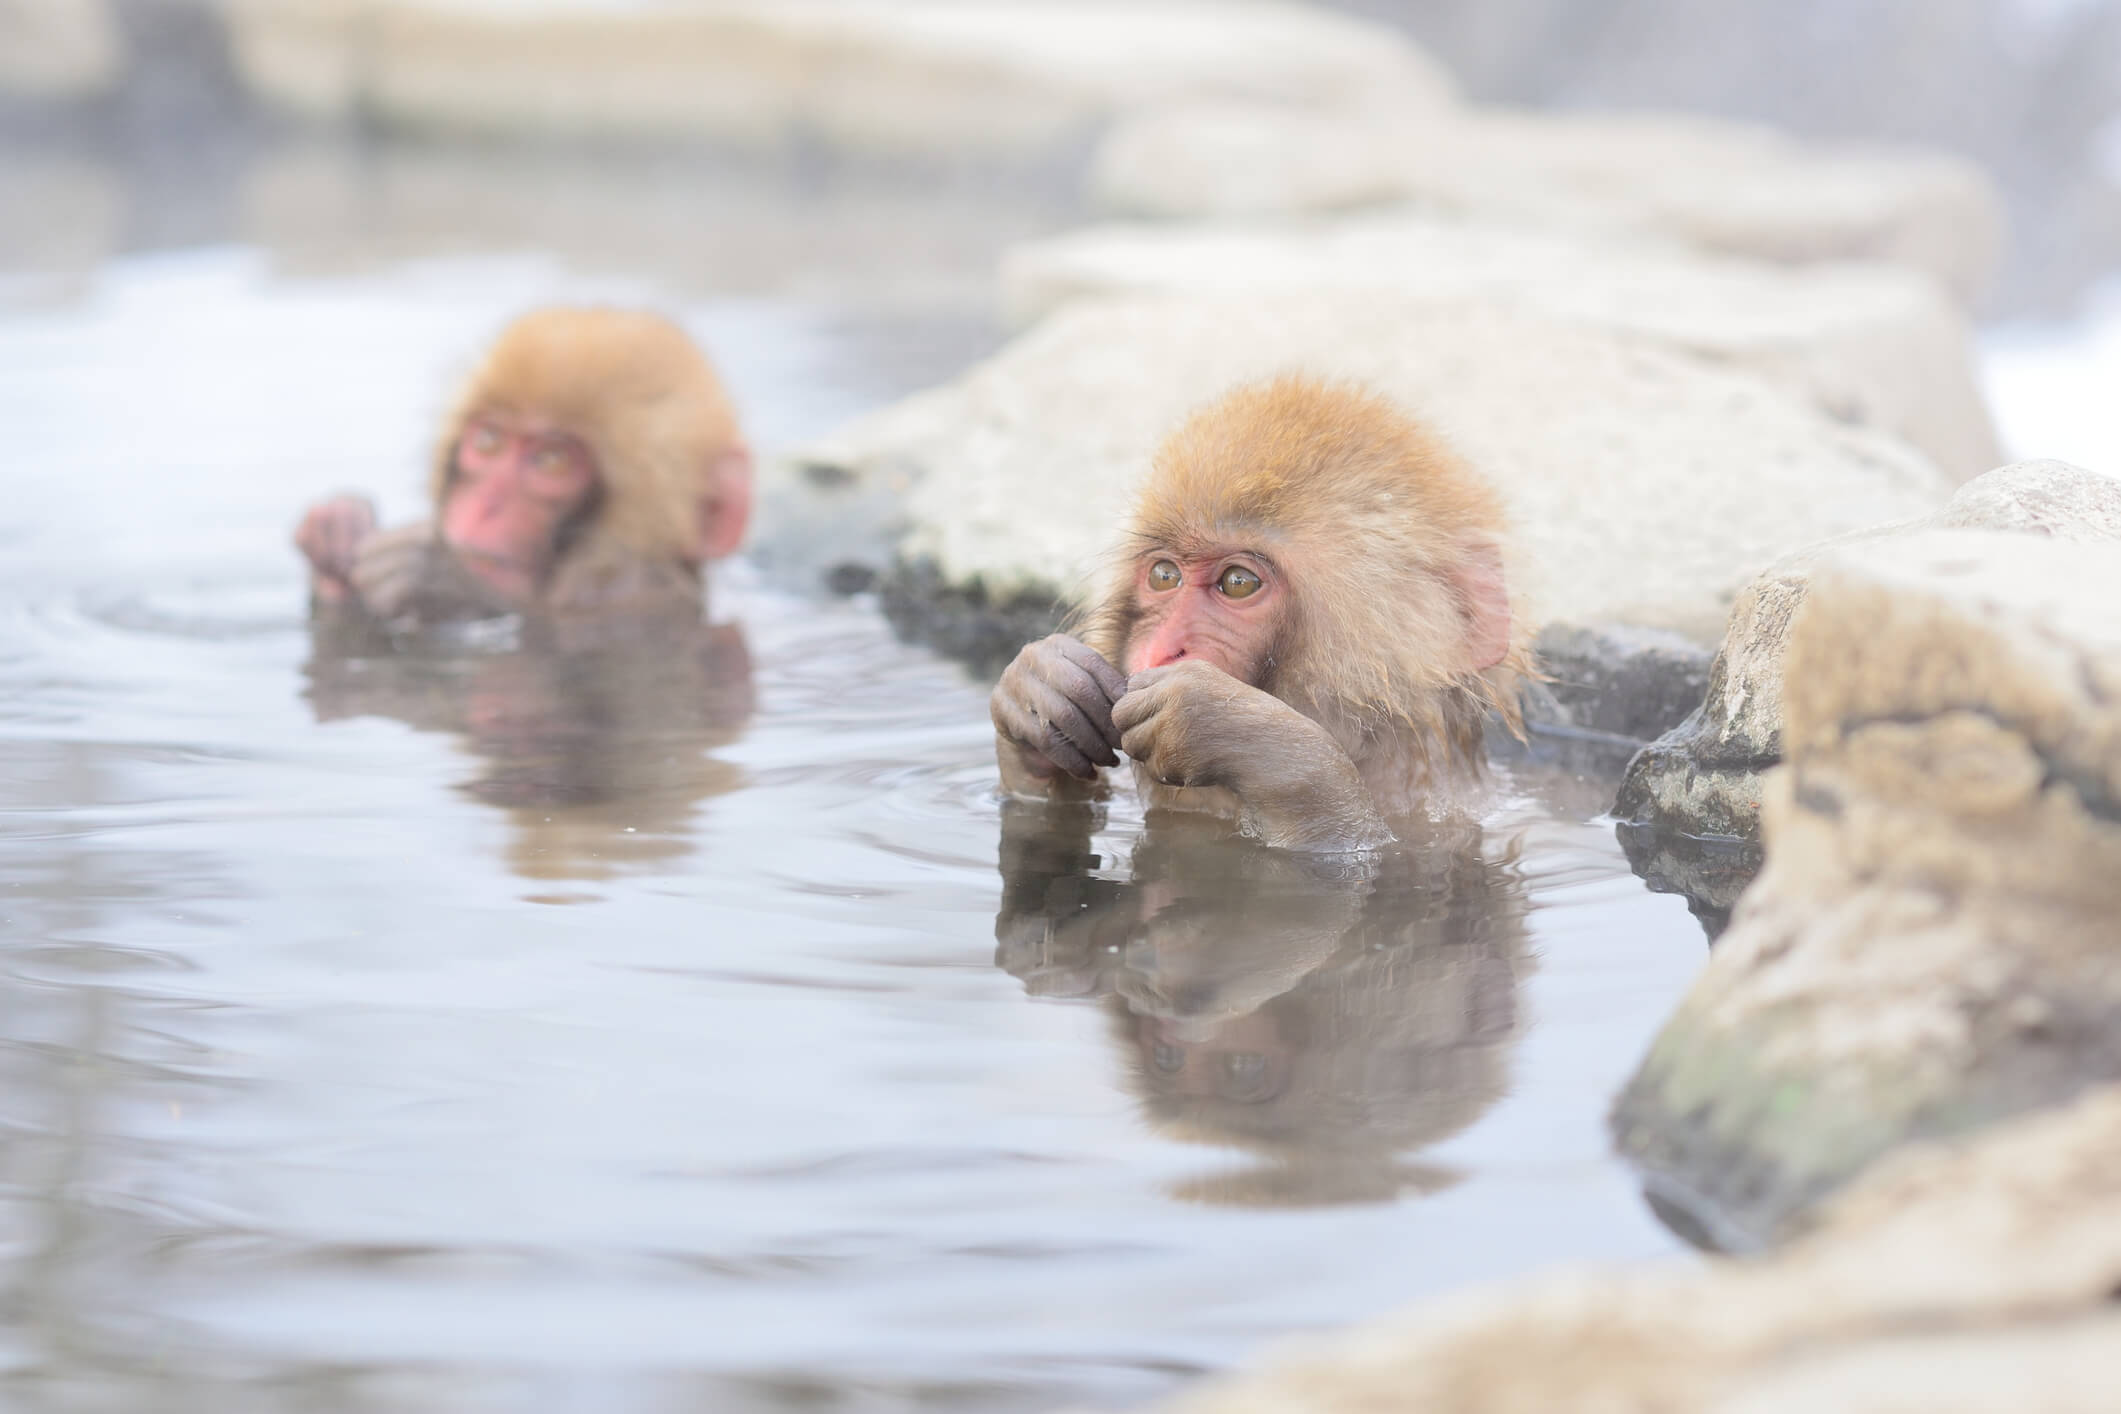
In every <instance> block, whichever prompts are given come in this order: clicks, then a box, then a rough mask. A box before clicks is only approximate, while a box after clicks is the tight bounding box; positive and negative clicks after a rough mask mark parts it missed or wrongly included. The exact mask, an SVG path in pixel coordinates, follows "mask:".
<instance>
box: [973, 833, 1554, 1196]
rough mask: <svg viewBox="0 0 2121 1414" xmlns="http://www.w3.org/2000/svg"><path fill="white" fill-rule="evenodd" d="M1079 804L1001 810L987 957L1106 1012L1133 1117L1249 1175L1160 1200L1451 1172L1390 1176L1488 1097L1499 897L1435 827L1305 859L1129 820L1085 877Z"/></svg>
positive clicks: (1506, 874) (1466, 844) (1515, 935)
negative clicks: (996, 898)
mask: <svg viewBox="0 0 2121 1414" xmlns="http://www.w3.org/2000/svg"><path fill="white" fill-rule="evenodd" d="M1097 812H1098V807H1097V806H1095V805H1094V804H1089V803H1064V802H1051V803H1039V802H1030V801H1021V800H1011V801H1008V802H1006V803H1005V804H1004V806H1003V826H1002V847H1001V855H1002V908H1001V912H1000V914H999V915H998V916H997V917H996V919H995V937H996V939H997V944H998V946H997V961H998V962H999V964H1000V965H1001V966H1002V967H1003V968H1005V969H1006V970H1007V971H1009V972H1010V973H1012V974H1013V975H1015V976H1016V977H1018V978H1020V979H1022V980H1023V982H1024V985H1025V989H1026V990H1027V991H1030V992H1032V993H1033V994H1036V995H1044V996H1068V997H1089V996H1104V997H1107V998H1109V1001H1108V1005H1109V1007H1110V1009H1111V1013H1112V1018H1113V1035H1114V1038H1115V1039H1116V1040H1117V1042H1118V1043H1119V1045H1120V1047H1121V1049H1122V1052H1123V1053H1124V1055H1125V1056H1126V1063H1127V1071H1128V1075H1129V1079H1130V1082H1131V1085H1132V1088H1133V1089H1134V1090H1135V1091H1136V1093H1137V1094H1139V1095H1140V1096H1141V1098H1142V1100H1143V1106H1144V1109H1145V1111H1146V1112H1147V1114H1148V1116H1149V1118H1150V1121H1151V1122H1152V1124H1154V1125H1155V1126H1156V1127H1157V1128H1158V1129H1160V1130H1163V1131H1164V1132H1166V1133H1169V1134H1171V1135H1173V1136H1174V1137H1178V1138H1184V1139H1189V1140H1193V1141H1196V1142H1201V1143H1208V1144H1227V1145H1237V1146H1240V1147H1243V1148H1246V1149H1250V1150H1252V1151H1254V1152H1255V1153H1258V1154H1260V1155H1261V1156H1263V1157H1264V1158H1266V1159H1267V1160H1268V1161H1269V1162H1268V1163H1266V1164H1263V1165H1261V1166H1258V1167H1255V1168H1252V1169H1248V1170H1243V1171H1239V1172H1236V1173H1229V1174H1219V1175H1213V1176H1210V1177H1206V1178H1203V1179H1199V1180H1196V1181H1193V1182H1191V1183H1188V1184H1186V1185H1185V1186H1183V1187H1182V1188H1181V1189H1180V1190H1179V1192H1180V1196H1183V1197H1188V1198H1196V1199H1201V1200H1204V1201H1213V1202H1228V1203H1241V1204H1291V1203H1294V1204H1306V1203H1321V1202H1354V1201H1364V1200H1374V1199H1382V1198H1387V1197H1390V1196H1392V1195H1394V1194H1396V1193H1400V1192H1404V1191H1407V1190H1409V1189H1416V1190H1420V1189H1432V1188H1435V1187H1438V1186H1441V1185H1442V1184H1444V1183H1447V1182H1449V1181H1450V1177H1451V1176H1450V1175H1449V1174H1447V1173H1443V1172H1441V1171H1438V1170H1435V1169H1428V1168H1422V1167H1420V1166H1417V1165H1411V1164H1407V1163H1404V1162H1401V1161H1400V1156H1401V1155H1403V1154H1405V1153H1407V1152H1408V1151H1410V1150H1413V1149H1417V1148H1420V1147H1422V1146H1424V1145H1428V1144H1433V1143H1436V1142H1437V1141H1439V1140H1442V1139H1445V1138H1447V1137H1449V1136H1450V1135H1452V1134H1455V1133H1457V1132H1458V1131H1459V1130H1461V1129H1463V1128H1465V1127H1466V1126H1467V1125H1469V1124H1471V1123H1472V1122H1473V1121H1474V1120H1475V1119H1476V1118H1478V1117H1479V1115H1480V1114H1481V1113H1482V1111H1484V1110H1485V1109H1486V1108H1487V1107H1488V1106H1489V1105H1491V1104H1493V1103H1494V1102H1495V1101H1496V1100H1498V1099H1500V1098H1501V1097H1502V1095H1503V1093H1504V1091H1505V1089H1506V1088H1507V1085H1508V1060H1509V1052H1510V1049H1511V1047H1512V1045H1513V1044H1514V1042H1515V1040H1516V1037H1517V1034H1518V1001H1517V981H1518V978H1519V975H1520V973H1521V972H1522V971H1523V970H1524V968H1525V967H1526V965H1527V961H1526V955H1525V946H1524V942H1525V939H1524V923H1523V919H1524V912H1525V903H1524V896H1523V892H1522V886H1521V884H1520V882H1519V880H1518V878H1517V876H1516V874H1515V871H1514V870H1513V869H1512V868H1511V867H1510V866H1509V864H1508V863H1507V862H1502V863H1497V862H1494V861H1490V860H1488V859H1486V858H1484V857H1483V855H1482V852H1481V834H1480V828H1479V826H1478V825H1476V824H1473V823H1471V822H1469V821H1464V820H1457V821H1451V822H1447V823H1442V824H1438V825H1437V826H1436V827H1435V829H1434V832H1433V834H1432V835H1431V836H1430V837H1428V838H1425V839H1421V840H1419V841H1413V840H1410V841H1408V843H1407V845H1406V847H1405V848H1403V849H1396V850H1393V851H1390V852H1388V853H1385V854H1382V855H1379V856H1377V857H1375V858H1366V859H1355V858H1349V857H1345V856H1343V857H1339V858H1337V859H1334V858H1321V857H1318V856H1305V855H1301V854H1296V853H1292V852H1288V851H1280V850H1272V849H1266V848H1262V847H1260V846H1258V845H1256V844H1252V843H1248V842H1245V841H1241V840H1235V839H1232V838H1231V837H1230V835H1229V833H1228V830H1227V827H1224V828H1222V829H1217V828H1214V827H1212V826H1209V825H1207V824H1206V823H1204V822H1196V823H1192V824H1189V823H1187V822H1186V820H1185V819H1184V817H1169V816H1159V817H1152V818H1153V819H1154V826H1153V828H1152V829H1151V831H1150V833H1149V834H1147V835H1145V836H1144V837H1143V840H1142V843H1141V844H1140V846H1139V847H1138V848H1137V850H1136V851H1135V854H1134V858H1133V860H1132V869H1131V875H1130V877H1129V878H1128V879H1127V880H1126V881H1125V882H1120V881H1117V880H1114V879H1109V878H1101V877H1098V876H1097V875H1096V874H1095V873H1094V872H1093V871H1094V870H1096V869H1097V868H1098V861H1097V860H1096V857H1095V856H1094V855H1093V854H1092V853H1091V852H1090V835H1091V832H1092V830H1093V829H1094V828H1095V826H1096V823H1097V818H1098V814H1097Z"/></svg>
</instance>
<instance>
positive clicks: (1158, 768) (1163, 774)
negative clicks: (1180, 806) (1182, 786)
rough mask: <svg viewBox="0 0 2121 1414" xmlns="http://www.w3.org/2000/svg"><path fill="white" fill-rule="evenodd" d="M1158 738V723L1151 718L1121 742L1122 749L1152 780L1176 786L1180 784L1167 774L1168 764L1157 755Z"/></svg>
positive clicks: (1131, 731)
mask: <svg viewBox="0 0 2121 1414" xmlns="http://www.w3.org/2000/svg"><path fill="white" fill-rule="evenodd" d="M1157 737H1158V732H1157V730H1156V721H1155V719H1154V718H1151V719H1150V720H1148V721H1146V722H1142V723H1141V724H1139V725H1138V726H1135V727H1134V728H1133V729H1131V730H1130V731H1128V733H1127V734H1126V735H1125V736H1124V737H1123V738H1121V740H1120V749H1121V750H1123V751H1125V752H1126V753H1127V755H1128V756H1130V757H1132V758H1133V759H1134V760H1135V762H1137V763H1138V764H1139V765H1140V766H1141V768H1142V769H1143V770H1145V771H1147V772H1148V773H1149V775H1150V776H1151V778H1153V779H1155V780H1158V781H1162V782H1163V783H1164V784H1165V785H1167V786H1168V785H1176V784H1178V782H1176V781H1174V780H1173V779H1172V778H1171V777H1170V775H1169V774H1168V773H1167V771H1166V763H1165V762H1164V761H1163V760H1162V758H1161V757H1160V756H1159V755H1158V753H1157V750H1156V743H1157Z"/></svg>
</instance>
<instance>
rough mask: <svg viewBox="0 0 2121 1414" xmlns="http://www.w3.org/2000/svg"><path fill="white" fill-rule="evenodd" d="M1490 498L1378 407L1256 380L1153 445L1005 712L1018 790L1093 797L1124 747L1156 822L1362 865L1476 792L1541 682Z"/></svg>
mask: <svg viewBox="0 0 2121 1414" xmlns="http://www.w3.org/2000/svg"><path fill="white" fill-rule="evenodd" d="M1502 522H1503V516H1502V510H1501V506H1500V503H1499V501H1498V499H1497V497H1496V496H1495V493H1494V492H1493V491H1492V490H1491V489H1490V488H1489V487H1488V486H1486V485H1485V484H1484V483H1482V482H1481V481H1480V480H1479V478H1478V477H1477V476H1475V475H1474V473H1473V472H1472V471H1471V469H1470V468H1468V467H1467V466H1466V465H1465V463H1463V462H1462V461H1460V460H1459V459H1458V458H1457V457H1456V456H1454V455H1453V454H1452V453H1451V452H1450V451H1449V450H1448V449H1447V448H1446V447H1445V446H1444V445H1443V444H1442V443H1441V442H1440V441H1439V440H1438V439H1437V438H1436V437H1435V436H1434V435H1432V434H1431V433H1429V432H1428V431H1427V430H1426V429H1424V428H1423V427H1422V426H1421V425H1420V424H1419V423H1417V422H1415V421H1414V420H1413V419H1411V418H1409V417H1407V416H1406V415H1405V414H1403V413H1401V412H1399V411H1398V410H1396V409H1395V408H1393V407H1392V406H1391V405H1390V404H1389V403H1387V402H1386V401H1384V400H1383V399H1381V398H1378V397H1374V396H1371V395H1369V394H1365V393H1362V392H1360V391H1356V390H1353V389H1348V388H1340V387H1333V386H1329V385H1326V384H1322V383H1318V382H1315V381H1311V380H1308V379H1302V378H1293V377H1291V378H1281V379H1277V380H1275V381H1272V382H1269V383H1265V384H1260V385H1256V386H1252V387H1247V388H1242V389H1239V390H1238V391H1236V392H1233V393H1231V394H1229V395H1228V396H1226V397H1224V398H1223V399H1221V400H1220V401H1218V402H1216V403H1214V404H1211V405H1210V406H1208V407H1206V408H1204V409H1202V410H1201V411H1199V412H1197V413H1195V414H1194V415H1193V416H1192V417H1191V418H1189V419H1188V420H1187V421H1186V422H1185V423H1184V424H1183V425H1182V426H1181V427H1180V428H1179V429H1178V431H1177V432H1175V433H1174V434H1173V435H1172V436H1171V438H1170V439H1169V440H1168V441H1166V442H1165V443H1164V445H1163V447H1162V448H1161V449H1160V450H1159V451H1158V452H1157V454H1156V457H1155V459H1154V462H1153V465H1152V468H1151V471H1150V475H1149V478H1148V481H1147V483H1146V485H1145V487H1144V489H1143V491H1142V493H1141V496H1140V499H1139V501H1138V503H1137V506H1136V509H1135V511H1134V514H1133V516H1132V518H1131V520H1130V522H1129V525H1128V528H1127V532H1126V538H1125V540H1124V542H1123V544H1122V545H1121V547H1120V550H1119V553H1118V554H1117V556H1116V557H1115V560H1114V564H1113V568H1112V572H1111V575H1110V578H1109V580H1108V582H1107V583H1106V585H1105V588H1104V590H1103V591H1102V593H1101V594H1100V596H1099V597H1098V598H1097V600H1096V602H1095V603H1094V604H1093V605H1092V606H1091V607H1090V609H1089V611H1088V612H1087V614H1086V615H1085V616H1083V618H1082V619H1081V620H1080V621H1079V628H1080V632H1079V636H1071V635H1068V634H1056V635H1053V636H1052V637H1049V638H1046V639H1043V640H1041V641H1040V642H1037V643H1033V644H1030V645H1028V646H1027V647H1025V648H1024V649H1023V650H1022V652H1020V653H1019V654H1018V655H1017V657H1016V660H1015V661H1014V662H1013V663H1011V664H1010V665H1009V667H1008V669H1007V670H1006V671H1005V672H1004V673H1003V674H1002V678H1001V681H1000V682H999V684H997V686H996V687H995V689H994V694H993V698H992V700H991V709H992V713H993V717H994V724H995V728H996V732H997V737H998V741H997V753H998V756H999V761H1000V766H1001V773H1002V781H1003V785H1004V786H1005V788H1007V789H1008V790H1009V791H1010V792H1011V793H1012V794H1016V795H1024V796H1031V797H1046V798H1061V799H1065V798H1070V797H1072V796H1080V795H1082V794H1084V793H1086V792H1090V791H1094V789H1095V783H1096V782H1097V780H1098V774H1099V768H1100V767H1103V766H1111V765H1116V764H1117V763H1118V759H1119V758H1118V753H1119V752H1125V753H1126V754H1127V755H1128V756H1129V757H1131V758H1132V759H1133V761H1134V763H1135V770H1136V775H1137V778H1138V779H1139V781H1140V782H1141V784H1142V786H1143V788H1144V791H1145V793H1146V795H1147V798H1148V802H1149V804H1151V805H1152V806H1159V807H1172V808H1182V809H1184V808H1191V809H1209V810H1216V811H1220V812H1222V813H1226V814H1234V815H1236V816H1237V817H1238V818H1239V819H1240V821H1241V823H1242V826H1243V828H1244V830H1245V831H1246V832H1247V833H1249V834H1251V835H1254V836H1256V837H1257V838H1258V839H1260V840H1261V841H1263V842H1265V843H1267V844H1270V845H1276V846H1282V847H1287V848H1293V849H1306V850H1318V851H1346V850H1361V849H1368V848H1371V847H1374V846H1376V845H1379V844H1382V843H1384V842H1386V841H1388V840H1390V839H1391V838H1392V831H1391V828H1390V826H1389V824H1388V821H1389V820H1391V819H1393V818H1404V817H1407V816H1410V815H1412V814H1414V813H1415V812H1416V811H1418V810H1420V809H1421V808H1422V807H1423V806H1424V805H1426V804H1429V803H1430V802H1431V801H1433V800H1434V799H1436V798H1437V797H1438V796H1440V795H1446V794H1447V793H1448V792H1449V790H1450V788H1451V787H1452V786H1453V785H1455V784H1459V783H1463V782H1466V781H1470V780H1474V779H1477V778H1478V777H1479V774H1480V771H1481V767H1482V764H1483V756H1482V725H1483V721H1484V719H1485V717H1486V715H1487V714H1488V713H1489V712H1491V711H1493V712H1497V713H1499V714H1500V715H1501V716H1502V718H1503V720H1504V721H1505V722H1507V723H1509V724H1510V725H1511V727H1512V728H1513V729H1515V728H1516V725H1517V709H1516V693H1515V685H1516V681H1517V679H1518V678H1519V677H1521V676H1523V675H1528V674H1530V673H1531V672H1532V671H1533V666H1532V659H1531V654H1530V649H1529V646H1528V634H1527V633H1526V631H1525V628H1524V626H1523V625H1522V623H1521V622H1520V619H1519V616H1518V615H1516V614H1515V613H1513V611H1512V606H1511V602H1510V590H1509V586H1508V584H1507V582H1506V579H1505V574H1504V567H1503V554H1502V531H1503V525H1502Z"/></svg>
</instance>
